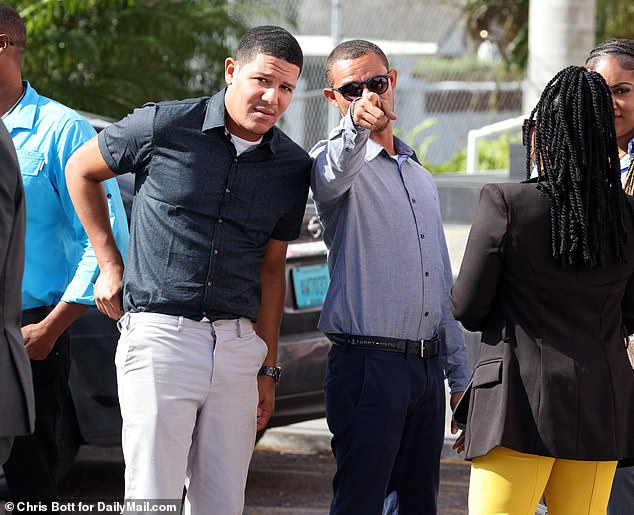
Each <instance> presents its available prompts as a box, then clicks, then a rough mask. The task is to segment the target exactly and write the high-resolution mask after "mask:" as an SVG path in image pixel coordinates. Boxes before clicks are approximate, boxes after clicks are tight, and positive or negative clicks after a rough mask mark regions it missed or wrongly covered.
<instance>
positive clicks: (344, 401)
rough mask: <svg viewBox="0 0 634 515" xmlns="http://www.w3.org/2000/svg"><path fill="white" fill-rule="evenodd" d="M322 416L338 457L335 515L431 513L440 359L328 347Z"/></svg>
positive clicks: (440, 415) (441, 409)
mask: <svg viewBox="0 0 634 515" xmlns="http://www.w3.org/2000/svg"><path fill="white" fill-rule="evenodd" d="M325 390H326V418H327V420H328V427H329V428H330V431H331V432H332V433H333V438H332V451H333V453H334V455H335V458H336V460H337V471H336V473H335V477H334V479H333V492H334V496H333V500H332V504H331V506H330V513H331V514H332V515H352V514H354V515H381V514H382V513H383V505H384V501H385V498H386V497H387V496H389V497H390V504H391V505H392V506H394V505H396V506H397V510H394V509H393V510H392V511H390V513H398V514H399V515H410V514H424V515H434V514H435V513H436V507H437V497H438V482H439V472H440V452H441V450H442V445H443V439H444V427H445V424H444V420H445V392H444V375H443V370H442V365H441V363H440V358H438V357H433V358H425V359H422V358H420V357H417V356H415V355H412V354H409V355H405V354H398V353H391V352H382V351H377V350H356V349H349V350H347V349H346V348H344V347H341V346H338V345H333V346H332V348H331V349H330V353H329V355H328V372H327V374H326V383H325Z"/></svg>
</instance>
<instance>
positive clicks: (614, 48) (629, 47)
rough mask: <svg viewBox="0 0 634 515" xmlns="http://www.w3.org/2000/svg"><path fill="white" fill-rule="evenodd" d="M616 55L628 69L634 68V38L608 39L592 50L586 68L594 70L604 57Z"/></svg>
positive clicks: (620, 62)
mask: <svg viewBox="0 0 634 515" xmlns="http://www.w3.org/2000/svg"><path fill="white" fill-rule="evenodd" d="M607 57H614V58H615V59H616V60H617V61H618V62H619V64H620V65H621V66H622V67H623V68H625V69H626V70H630V71H632V70H634V39H625V38H622V39H606V40H605V41H604V42H603V43H599V44H598V45H597V46H596V47H594V48H593V49H592V50H590V55H588V59H586V68H588V70H592V71H594V70H595V69H596V67H597V64H598V63H599V61H601V60H602V59H605V58H607Z"/></svg>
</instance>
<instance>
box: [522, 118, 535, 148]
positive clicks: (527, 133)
mask: <svg viewBox="0 0 634 515" xmlns="http://www.w3.org/2000/svg"><path fill="white" fill-rule="evenodd" d="M533 130H535V120H530V119H529V118H527V119H526V120H524V122H523V123H522V145H524V146H527V145H528V143H529V142H530V140H531V131H533Z"/></svg>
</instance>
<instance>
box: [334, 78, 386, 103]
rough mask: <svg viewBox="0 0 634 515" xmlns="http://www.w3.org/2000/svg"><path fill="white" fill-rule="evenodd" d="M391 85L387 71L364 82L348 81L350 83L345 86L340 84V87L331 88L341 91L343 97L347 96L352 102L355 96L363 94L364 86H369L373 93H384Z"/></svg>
mask: <svg viewBox="0 0 634 515" xmlns="http://www.w3.org/2000/svg"><path fill="white" fill-rule="evenodd" d="M389 85H390V74H389V73H386V74H385V75H375V76H374V77H371V78H369V79H368V80H364V81H363V82H357V81H354V82H348V84H344V85H343V86H339V87H338V88H331V89H332V90H333V91H338V92H339V93H341V95H342V96H343V98H345V99H346V100H348V101H349V102H352V101H353V100H354V99H355V98H359V97H360V96H363V87H364V86H367V88H368V90H369V91H371V92H372V93H376V94H377V95H382V94H383V93H385V92H386V91H387V88H388V86H389Z"/></svg>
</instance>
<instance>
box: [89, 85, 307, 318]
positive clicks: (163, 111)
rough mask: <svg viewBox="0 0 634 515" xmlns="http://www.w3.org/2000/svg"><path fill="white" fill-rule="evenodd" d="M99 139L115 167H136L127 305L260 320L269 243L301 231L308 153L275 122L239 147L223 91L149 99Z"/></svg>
mask: <svg viewBox="0 0 634 515" xmlns="http://www.w3.org/2000/svg"><path fill="white" fill-rule="evenodd" d="M98 141H99V148H100V151H101V154H102V155H103V157H104V159H105V161H106V163H107V164H108V166H109V167H110V168H111V169H112V171H113V172H115V173H118V174H121V173H125V172H133V173H135V174H136V180H135V199H134V204H133V207H132V221H131V241H130V248H129V252H128V260H127V262H126V269H125V274H124V287H123V307H124V310H125V311H126V312H128V311H129V312H139V311H148V312H155V313H164V314H168V315H179V316H185V317H187V318H192V319H195V320H200V319H201V318H202V317H205V316H206V317H207V318H209V319H211V320H214V319H219V318H236V317H248V318H250V319H251V320H255V318H256V316H257V312H258V310H259V307H260V265H261V263H262V260H263V258H264V250H265V247H266V245H267V243H268V242H269V240H270V239H271V238H273V239H276V240H293V239H295V238H297V236H298V235H299V231H300V228H301V223H302V217H303V213H304V208H305V205H306V197H307V194H308V184H309V178H310V164H311V162H310V158H309V157H308V154H306V152H305V151H304V150H302V149H301V148H300V147H299V146H298V145H297V144H295V143H294V142H293V141H291V139H290V138H288V136H286V135H285V134H284V133H283V132H282V131H281V130H279V129H278V128H276V127H273V128H272V129H271V130H269V131H268V132H267V133H266V134H265V136H264V138H263V141H262V143H260V144H259V145H258V146H257V147H255V148H253V149H252V150H250V151H247V152H245V153H244V154H241V155H240V156H239V157H237V156H236V151H235V148H234V146H233V144H232V143H231V141H230V139H229V138H228V137H227V134H226V132H225V107H224V91H221V92H219V93H218V94H216V95H215V96H213V97H211V98H201V99H191V100H184V101H178V102H162V103H158V104H149V105H146V106H144V107H143V108H140V109H136V110H135V111H134V112H133V113H132V114H130V115H128V116H127V117H126V118H124V119H123V120H121V121H120V122H117V123H116V124H113V125H111V126H109V127H108V128H106V129H105V130H104V131H102V132H101V133H100V134H99V140H98Z"/></svg>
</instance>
